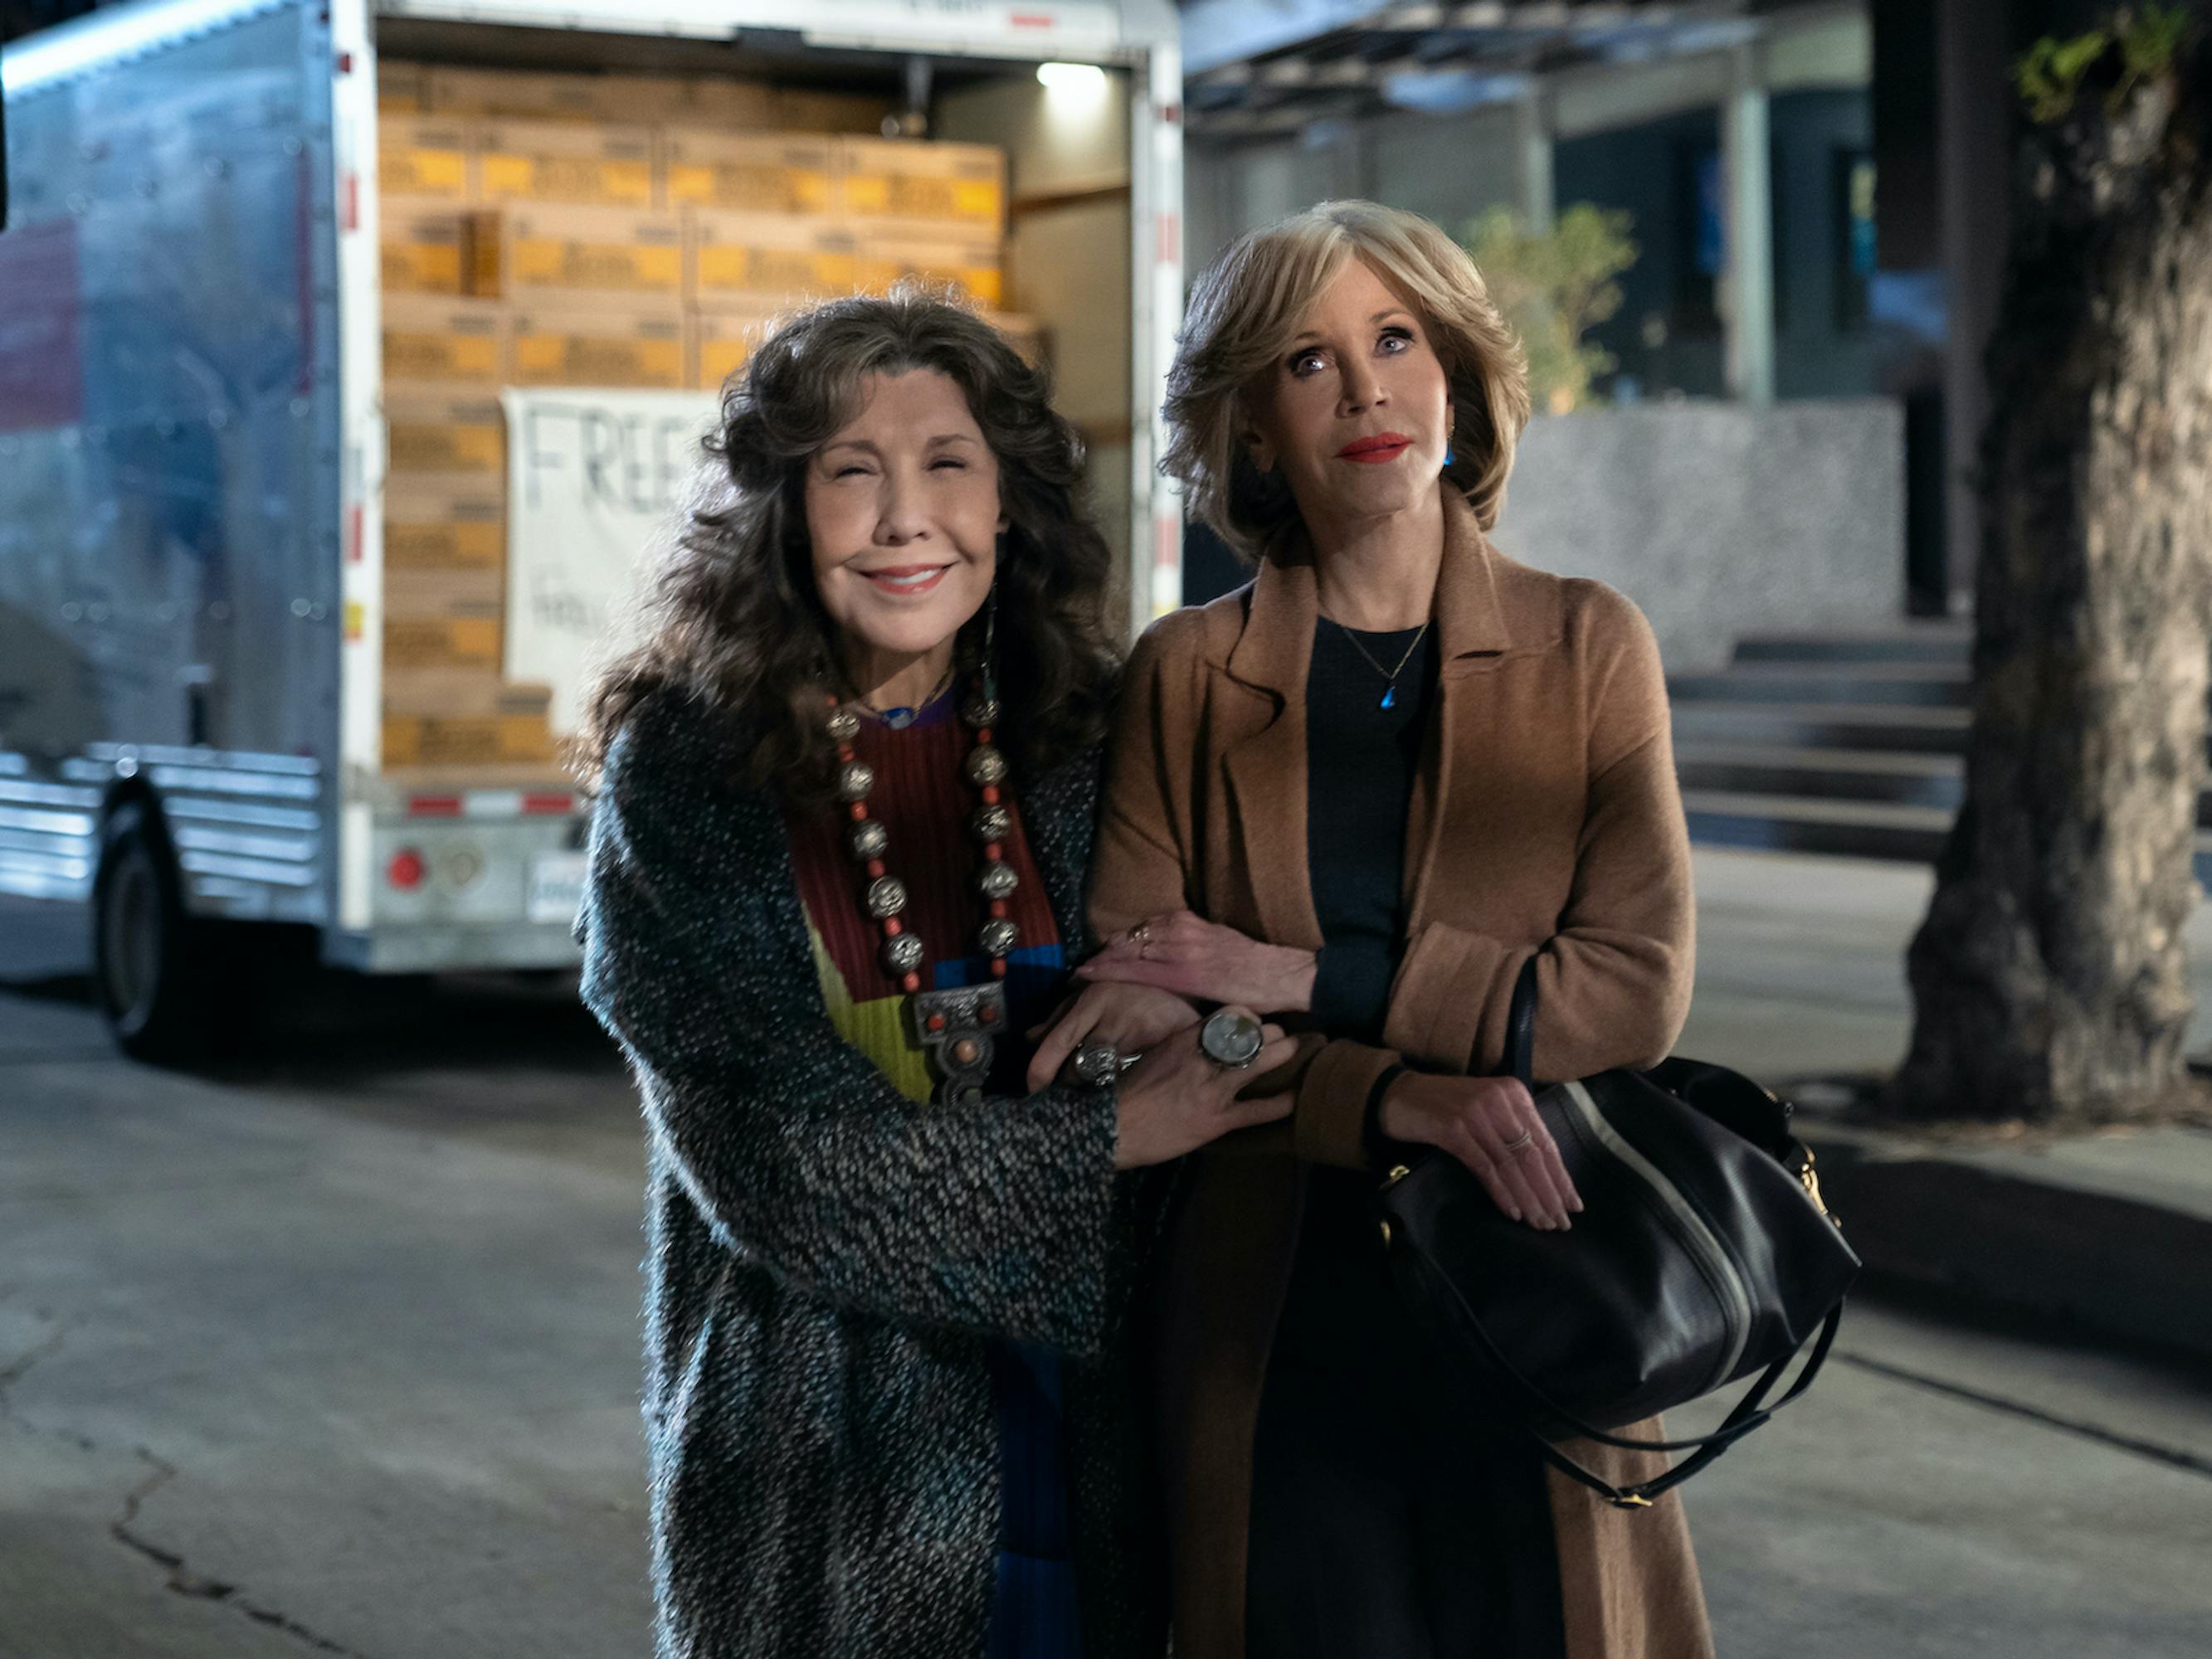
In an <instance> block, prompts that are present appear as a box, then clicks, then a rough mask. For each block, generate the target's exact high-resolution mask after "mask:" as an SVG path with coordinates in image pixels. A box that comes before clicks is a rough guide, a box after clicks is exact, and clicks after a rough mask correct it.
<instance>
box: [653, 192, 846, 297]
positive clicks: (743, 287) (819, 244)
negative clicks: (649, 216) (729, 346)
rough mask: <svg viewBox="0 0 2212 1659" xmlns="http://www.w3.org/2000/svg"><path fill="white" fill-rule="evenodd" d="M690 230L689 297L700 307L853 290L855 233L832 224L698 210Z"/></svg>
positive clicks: (688, 218)
mask: <svg viewBox="0 0 2212 1659" xmlns="http://www.w3.org/2000/svg"><path fill="white" fill-rule="evenodd" d="M684 228H685V233H686V241H687V243H688V246H689V248H690V261H689V264H690V297H691V300H692V301H693V303H694V304H695V305H696V306H698V307H700V308H701V309H703V310H714V309H716V308H718V307H719V308H723V309H730V308H735V309H739V310H756V311H757V310H759V309H761V308H762V307H763V302H765V301H776V300H781V299H786V298H792V297H796V296H799V295H815V296H821V295H835V294H850V293H851V292H852V291H853V285H854V279H855V275H856V268H855V265H854V241H853V238H852V237H851V236H850V235H849V234H847V233H846V232H844V231H843V230H841V229H839V228H837V227H836V225H835V224H833V223H831V222H828V221H825V220H821V219H810V218H803V217H799V216H795V215H793V214H788V213H708V212H706V211H703V210H700V209H696V208H695V209H692V210H690V211H689V212H687V213H686V214H685V216H684Z"/></svg>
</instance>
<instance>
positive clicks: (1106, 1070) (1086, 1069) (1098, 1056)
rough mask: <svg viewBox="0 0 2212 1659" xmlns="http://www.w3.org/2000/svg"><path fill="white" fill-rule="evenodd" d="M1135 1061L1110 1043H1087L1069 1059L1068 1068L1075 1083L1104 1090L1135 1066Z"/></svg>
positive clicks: (1132, 1056) (1133, 1057)
mask: <svg viewBox="0 0 2212 1659" xmlns="http://www.w3.org/2000/svg"><path fill="white" fill-rule="evenodd" d="M1135 1059H1136V1057H1135V1056H1134V1055H1129V1054H1123V1053H1122V1052H1121V1050H1120V1049H1119V1048H1115V1046H1114V1045H1113V1044H1112V1043H1110V1042H1086V1043H1085V1044H1083V1045H1082V1046H1081V1047H1080V1048H1078V1049H1076V1051H1075V1053H1074V1054H1073V1055H1072V1056H1070V1057H1069V1060H1068V1062H1067V1066H1068V1070H1069V1072H1070V1073H1072V1074H1073V1079H1074V1081H1076V1082H1078V1083H1081V1084H1085V1085H1089V1086H1090V1087H1091V1088H1094V1089H1103V1088H1104V1087H1105V1086H1106V1085H1108V1084H1109V1083H1111V1082H1113V1081H1114V1079H1116V1078H1118V1077H1120V1076H1121V1073H1123V1072H1125V1071H1127V1069H1128V1068H1129V1066H1132V1065H1133V1064H1134V1063H1135Z"/></svg>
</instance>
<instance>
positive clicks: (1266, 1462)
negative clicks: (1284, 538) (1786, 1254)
mask: <svg viewBox="0 0 2212 1659" xmlns="http://www.w3.org/2000/svg"><path fill="white" fill-rule="evenodd" d="M1357 637H1358V645H1364V646H1365V647H1366V648H1367V652H1368V654H1369V656H1371V657H1372V658H1374V659H1375V660H1376V662H1379V663H1381V664H1382V665H1383V666H1384V667H1395V666H1396V665H1397V664H1398V662H1399V660H1400V659H1401V657H1403V656H1404V655H1405V653H1406V651H1407V647H1408V646H1411V645H1413V630H1412V629H1407V631H1405V632H1404V633H1400V634H1361V635H1358V636H1357ZM1436 682H1437V640H1436V635H1435V633H1434V631H1433V630H1431V632H1430V633H1429V634H1428V635H1425V637H1424V638H1423V639H1422V641H1421V642H1420V644H1419V646H1418V647H1416V648H1415V649H1414V651H1413V658H1412V659H1411V660H1409V661H1407V664H1406V665H1405V668H1404V670H1403V671H1402V672H1401V674H1400V675H1399V678H1397V680H1396V682H1395V688H1394V690H1393V694H1392V697H1391V703H1390V706H1389V707H1388V708H1384V707H1383V706H1382V697H1383V692H1384V690H1385V687H1386V684H1387V682H1386V680H1385V678H1384V676H1383V674H1382V673H1381V672H1379V671H1377V669H1376V666H1375V664H1374V663H1370V661H1369V660H1368V659H1367V657H1363V656H1362V655H1361V654H1360V652H1359V650H1358V646H1356V645H1355V644H1354V643H1353V641H1352V637H1351V636H1350V635H1349V634H1348V630H1346V629H1342V628H1340V627H1339V626H1337V624H1335V623H1332V622H1329V621H1328V620H1327V619H1325V618H1324V619H1323V620H1322V622H1321V623H1320V624H1319V626H1318V628H1317V629H1316V635H1315V639H1314V648H1313V662H1312V667H1311V670H1310V674H1309V677H1308V679H1307V686H1306V763H1307V779H1308V782H1307V805H1306V826H1307V842H1308V861H1309V864H1310V868H1311V872H1312V873H1311V879H1312V884H1313V899H1314V908H1315V911H1316V914H1317V915H1318V916H1319V918H1320V921H1321V927H1322V939H1324V941H1325V944H1324V946H1323V948H1322V954H1321V962H1320V967H1319V970H1318V972H1317V974H1316V980H1315V985H1314V994H1313V1008H1312V1022H1311V1023H1312V1024H1313V1026H1314V1028H1315V1029H1316V1030H1324V1031H1327V1032H1328V1034H1329V1035H1331V1036H1347V1037H1357V1038H1359V1039H1361V1040H1363V1041H1367V1042H1379V1041H1380V1038H1381V1033H1382V1026H1383V1015H1384V1011H1385V1009H1386V1007H1387V1006H1388V1003H1389V993H1390V981H1391V980H1392V978H1393V976H1394V975H1395V974H1396V972H1397V967H1398V957H1399V954H1400V952H1401V949H1402V947H1403V941H1404V939H1405V932H1406V914H1405V898H1404V885H1405V883H1404V873H1405V872H1404V860H1405V844H1406V819H1407V810H1408V806H1409V804H1410V800H1411V796H1412V791H1413V775H1414V771H1415V769H1416V768H1417V767H1418V765H1419V760H1420V750H1421V744H1422V740H1423V738H1424V736H1425V732H1426V730H1427V722H1428V715H1429V710H1430V709H1431V707H1432V706H1433V704H1434V702H1435V701H1436ZM1374 1179H1375V1178H1374V1177H1373V1176H1369V1175H1366V1174H1364V1173H1362V1172H1360V1171H1358V1170H1340V1169H1332V1168H1316V1169H1314V1170H1312V1171H1311V1172H1310V1182H1309V1185H1308V1188H1307V1197H1306V1208H1305V1218H1304V1224H1303V1230H1302V1231H1301V1233H1300V1235H1299V1239H1298V1249H1297V1259H1296V1261H1295V1262H1294V1263H1293V1265H1292V1267H1291V1283H1290V1288H1289V1291H1288V1294H1287V1295H1286V1297H1285V1301H1284V1306H1283V1311H1282V1316H1281V1318H1280V1320H1279V1322H1278V1323H1277V1326H1276V1331H1275V1341H1274V1346H1273V1350H1272V1351H1271V1352H1270V1355H1269V1358H1268V1365H1267V1378H1266V1381H1265V1383H1264V1385H1263V1387H1262V1389H1261V1400H1260V1416H1259V1425H1258V1431H1257V1437H1256V1440H1255V1444H1254V1448H1253V1479H1252V1517H1251V1534H1250V1536H1251V1542H1250V1556H1249V1566H1248V1572H1247V1577H1246V1611H1245V1628H1246V1651H1247V1653H1248V1655H1249V1656H1250V1659H1347V1656H1358V1659H1477V1656H1480V1659H1560V1656H1562V1655H1563V1654H1564V1652H1565V1632H1564V1630H1563V1628H1562V1625H1561V1612H1560V1606H1559V1558H1558V1553H1557V1550H1556V1547H1555V1545H1554V1541H1553V1535H1552V1516H1551V1506H1550V1500H1549V1496H1548V1491H1547V1485H1546V1479H1545V1474H1544V1467H1543V1464H1542V1463H1541V1461H1539V1459H1538V1458H1537V1457H1536V1455H1535V1454H1534V1451H1533V1450H1532V1449H1530V1448H1529V1447H1528V1444H1527V1443H1526V1442H1525V1441H1524V1440H1522V1438H1520V1437H1518V1436H1517V1435H1516V1434H1515V1433H1514V1432H1513V1431H1510V1430H1509V1429H1506V1428H1504V1426H1503V1425H1500V1424H1499V1423H1498V1420H1497V1419H1495V1417H1494V1416H1493V1415H1492V1413H1487V1412H1486V1411H1484V1410H1483V1409H1482V1408H1481V1407H1479V1406H1478V1405H1476V1404H1475V1403H1474V1402H1473V1401H1469V1400H1468V1398H1467V1397H1466V1396H1465V1395H1464V1394H1463V1393H1462V1392H1461V1391H1459V1390H1456V1389H1454V1388H1453V1387H1452V1385H1451V1384H1450V1383H1449V1381H1448V1380H1447V1379H1446V1378H1445V1376H1443V1371H1442V1368H1441V1366H1440V1365H1439V1364H1438V1362H1437V1356H1436V1354H1435V1353H1434V1352H1433V1350H1431V1348H1430V1346H1428V1344H1427V1343H1426V1342H1425V1340H1424V1339H1423V1338H1422V1337H1421V1335H1420V1334H1419V1332H1418V1331H1416V1330H1415V1329H1414V1328H1413V1325H1412V1323H1411V1322H1409V1321H1408V1320H1407V1317H1406V1316H1405V1314H1404V1312H1403V1311H1402V1310H1401V1307H1400V1305H1399V1303H1398V1299H1397V1297H1396V1294H1395V1291H1393V1289H1392V1287H1391V1284H1390V1279H1389V1268H1388V1264H1387V1263H1386V1262H1385V1261H1383V1252H1382V1247H1381V1243H1380V1238H1379V1235H1378V1233H1377V1231H1376V1226H1375V1221H1374V1212H1373V1207H1372V1193H1373V1188H1374Z"/></svg>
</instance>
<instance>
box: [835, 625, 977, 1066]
mask: <svg viewBox="0 0 2212 1659" xmlns="http://www.w3.org/2000/svg"><path fill="white" fill-rule="evenodd" d="M994 608H995V607H994ZM932 695H933V696H934V695H935V694H932ZM828 701H829V720H828V721H827V722H826V725H827V728H828V731H829V737H830V739H831V741H832V742H834V743H835V744H836V745H837V773H836V781H837V799H839V800H840V801H841V802H842V803H843V805H844V808H845V812H846V816H847V817H848V820H849V822H848V823H847V825H846V829H845V850H846V851H847V853H848V854H850V855H851V856H852V859H853V861H854V863H855V864H857V865H859V866H860V868H861V869H862V871H863V872H866V878H867V885H866V888H865V889H863V890H862V895H861V900H860V902H861V904H862V906H863V908H866V911H867V913H868V915H869V916H870V917H871V918H872V920H873V921H875V923H876V926H877V927H878V929H879V930H880V932H881V933H882V936H883V945H882V947H881V951H880V960H881V962H882V963H883V968H884V973H885V974H886V975H889V976H890V979H891V981H892V982H893V983H894V984H896V986H897V987H898V988H899V989H900V990H901V991H902V992H904V993H905V994H906V1007H907V1018H908V1026H909V1029H910V1032H911V1035H912V1036H913V1038H914V1041H915V1042H916V1043H917V1044H918V1045H919V1046H920V1047H921V1048H923V1049H925V1050H926V1051H927V1053H928V1054H929V1057H930V1059H931V1060H932V1061H933V1069H934V1070H935V1071H936V1073H937V1075H938V1085H937V1091H936V1095H935V1098H936V1100H937V1101H938V1102H939V1103H940V1104H942V1105H965V1104H967V1103H970V1102H973V1101H975V1100H979V1099H981V1097H982V1092H983V1083H984V1080H985V1079H987V1077H989V1075H990V1073H991V1059H992V1054H993V1051H994V1046H995V1045H994V1041H993V1039H994V1037H995V1036H997V1035H998V1034H999V1033H1000V1032H1001V1031H1003V1030H1005V1029H1006V957H1008V955H1009V954H1011V953H1012V951H1013V948H1014V946H1015V945H1016V944H1017V943H1018V941H1019V940H1020V938H1021V929H1020V927H1019V926H1018V925H1017V924H1016V923H1015V921H1013V920H1012V917H1011V916H1010V915H1008V914H1007V912H1008V909H1009V908H1010V907H1009V906H1008V904H1007V900H1008V899H1009V898H1011V897H1012V895H1013V891H1014V889H1015V888H1017V887H1018V886H1019V885H1020V884H1021V878H1020V877H1019V876H1018V875H1017V874H1016V873H1015V871H1014V866H1013V865H1012V863H1011V862H1009V861H1008V860H1007V858H1006V838H1007V837H1008V836H1010V835H1012V833H1013V814H1012V811H1011V810H1010V809H1009V808H1008V807H1007V805H1006V800H1005V790H1004V785H1005V783H1006V756H1005V755H1004V754H1003V753H1002V752H1001V751H1000V750H999V749H998V748H997V747H996V746H995V745H994V744H993V742H992V741H991V739H992V736H993V728H994V726H996V725H997V724H998V720H999V697H998V687H997V684H996V682H995V679H994V676H993V674H992V671H991V667H990V660H989V658H988V656H986V658H985V661H984V666H983V668H982V669H981V671H979V672H978V673H977V675H976V677H975V689H974V690H973V691H972V692H971V693H970V694H969V697H968V700H967V702H965V703H963V705H962V707H961V709H960V718H961V719H962V720H963V721H964V722H965V723H966V724H967V726H968V727H969V730H970V731H971V732H974V734H975V739H974V746H973V747H971V748H970V749H969V751H968V759H967V761H966V763H964V765H963V768H962V770H963V772H964V773H965V775H966V776H967V779H968V781H969V783H970V784H972V785H973V786H975V791H976V798H977V805H976V808H975V815H974V817H971V818H970V819H969V832H970V833H971V834H972V835H973V836H975V840H976V841H977V842H978V843H980V844H981V849H982V860H981V863H980V864H978V865H977V866H976V870H975V891H976V893H977V894H978V895H979V896H980V897H981V900H982V909H983V921H982V924H981V926H980V927H978V928H977V929H976V931H975V945H976V946H977V948H978V949H979V950H981V952H982V953H983V954H984V955H985V956H987V957H989V958H990V961H991V977H990V978H989V979H988V980H987V981H984V982H983V983H982V984H981V985H961V986H953V987H949V988H946V989H943V990H939V989H936V988H932V989H929V990H924V989H923V988H922V983H921V980H922V970H923V968H924V965H925V964H926V963H927V962H928V960H929V947H928V946H927V945H925V944H924V943H923V942H922V939H921V935H920V934H919V933H915V932H914V931H913V930H912V929H911V928H909V927H908V926H907V925H906V922H905V921H904V920H903V918H902V915H901V913H902V911H904V910H905V908H906V907H907V890H906V884H905V883H904V882H902V881H901V880H900V879H899V878H897V877H896V876H895V875H892V874H891V873H890V869H889V867H888V866H886V864H885V863H884V855H885V854H887V853H888V852H889V851H890V834H889V832H888V831H886V830H885V829H884V826H883V822H882V820H881V819H879V818H876V817H871V816H870V815H869V812H868V792H869V791H870V790H871V789H872V788H874V787H875V782H876V774H875V769H874V768H872V767H871V766H870V765H869V764H868V763H866V761H864V760H862V759H861V758H860V757H859V755H858V754H857V753H855V752H854V747H853V744H854V739H855V738H858V737H859V736H860V715H859V714H858V713H857V712H855V711H854V709H853V708H851V707H849V706H848V705H846V704H843V703H842V702H839V700H838V698H837V696H836V694H835V693H831V694H829V698H828ZM931 979H932V981H933V984H934V980H935V975H934V973H932V975H931Z"/></svg>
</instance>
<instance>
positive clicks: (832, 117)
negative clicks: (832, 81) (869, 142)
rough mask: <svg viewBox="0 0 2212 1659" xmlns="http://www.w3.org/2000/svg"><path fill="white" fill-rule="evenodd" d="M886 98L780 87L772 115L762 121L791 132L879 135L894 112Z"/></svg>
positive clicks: (895, 111) (895, 112)
mask: <svg viewBox="0 0 2212 1659" xmlns="http://www.w3.org/2000/svg"><path fill="white" fill-rule="evenodd" d="M897 113H898V112H897V110H896V108H895V107H894V106H893V105H892V103H891V100H890V99H888V98H876V97H871V96H870V95H868V94H866V93H852V92H816V91H812V90H811V89H808V88H779V89H778V90H777V92H776V94H775V120H774V121H773V122H770V123H766V124H764V125H774V126H779V127H782V128H784V129H786V130H787V131H792V132H825V133H850V134H854V135H865V136H866V137H881V136H882V135H883V131H884V122H885V121H886V120H888V119H890V118H891V117H893V116H895V115H896V114H897Z"/></svg>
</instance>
